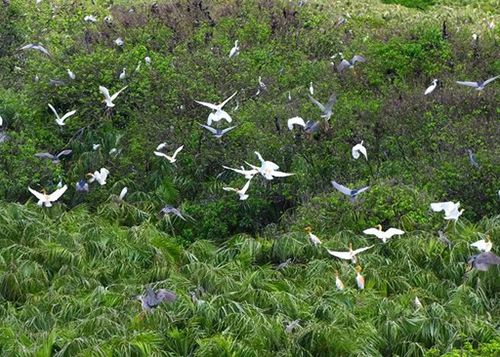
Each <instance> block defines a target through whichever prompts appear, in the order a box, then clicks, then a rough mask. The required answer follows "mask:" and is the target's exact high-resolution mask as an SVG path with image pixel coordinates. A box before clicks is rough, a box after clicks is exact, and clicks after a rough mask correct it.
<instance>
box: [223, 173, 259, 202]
mask: <svg viewBox="0 0 500 357" xmlns="http://www.w3.org/2000/svg"><path fill="white" fill-rule="evenodd" d="M250 181H252V179H251V178H250V179H249V180H248V181H247V183H246V184H245V185H244V186H243V187H242V188H233V187H223V188H222V189H223V190H224V191H232V192H236V193H237V194H238V196H240V201H245V200H246V199H247V198H248V197H249V196H248V195H247V194H246V193H247V190H248V188H249V187H250Z"/></svg>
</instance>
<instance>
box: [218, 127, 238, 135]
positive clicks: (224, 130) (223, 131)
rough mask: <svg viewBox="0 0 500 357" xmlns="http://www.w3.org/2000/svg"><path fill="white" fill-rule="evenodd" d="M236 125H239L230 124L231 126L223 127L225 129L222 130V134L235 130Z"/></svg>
mask: <svg viewBox="0 0 500 357" xmlns="http://www.w3.org/2000/svg"><path fill="white" fill-rule="evenodd" d="M236 127H237V125H235V126H230V127H229V128H226V129H223V130H222V131H221V135H224V134H226V133H227V132H229V131H231V130H233V129H234V128H236Z"/></svg>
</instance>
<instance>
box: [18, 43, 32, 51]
mask: <svg viewBox="0 0 500 357" xmlns="http://www.w3.org/2000/svg"><path fill="white" fill-rule="evenodd" d="M32 47H33V44H32V43H29V44H27V45H24V46H23V47H21V48H20V50H29V49H31V48H32Z"/></svg>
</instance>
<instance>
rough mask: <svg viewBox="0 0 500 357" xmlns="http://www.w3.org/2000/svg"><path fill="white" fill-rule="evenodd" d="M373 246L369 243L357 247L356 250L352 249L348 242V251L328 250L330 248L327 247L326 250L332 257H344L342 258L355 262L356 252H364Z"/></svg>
mask: <svg viewBox="0 0 500 357" xmlns="http://www.w3.org/2000/svg"><path fill="white" fill-rule="evenodd" d="M373 247H374V246H373V245H371V246H369V247H363V248H359V249H356V250H352V243H349V251H348V252H337V251H334V250H330V249H327V250H326V251H327V252H328V254H330V255H333V256H334V257H337V258H340V259H344V260H350V261H351V262H353V263H356V255H357V254H359V253H361V252H364V251H365V250H368V249H371V248H373Z"/></svg>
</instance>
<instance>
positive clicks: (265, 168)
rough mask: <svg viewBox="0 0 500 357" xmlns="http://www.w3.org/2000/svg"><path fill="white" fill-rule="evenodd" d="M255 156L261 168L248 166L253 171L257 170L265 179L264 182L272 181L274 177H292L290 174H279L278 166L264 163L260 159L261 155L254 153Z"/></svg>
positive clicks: (267, 162)
mask: <svg viewBox="0 0 500 357" xmlns="http://www.w3.org/2000/svg"><path fill="white" fill-rule="evenodd" d="M255 155H257V157H258V158H259V160H260V162H261V166H260V167H257V166H253V165H250V164H248V165H249V166H250V167H252V168H253V169H257V170H259V173H260V174H261V175H262V176H264V177H265V178H266V180H272V179H273V178H275V177H287V176H291V175H293V174H292V173H286V172H281V171H278V170H279V168H280V167H279V166H278V165H276V164H275V163H274V162H272V161H266V160H264V159H263V158H262V155H261V154H259V153H258V152H257V151H255Z"/></svg>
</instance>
